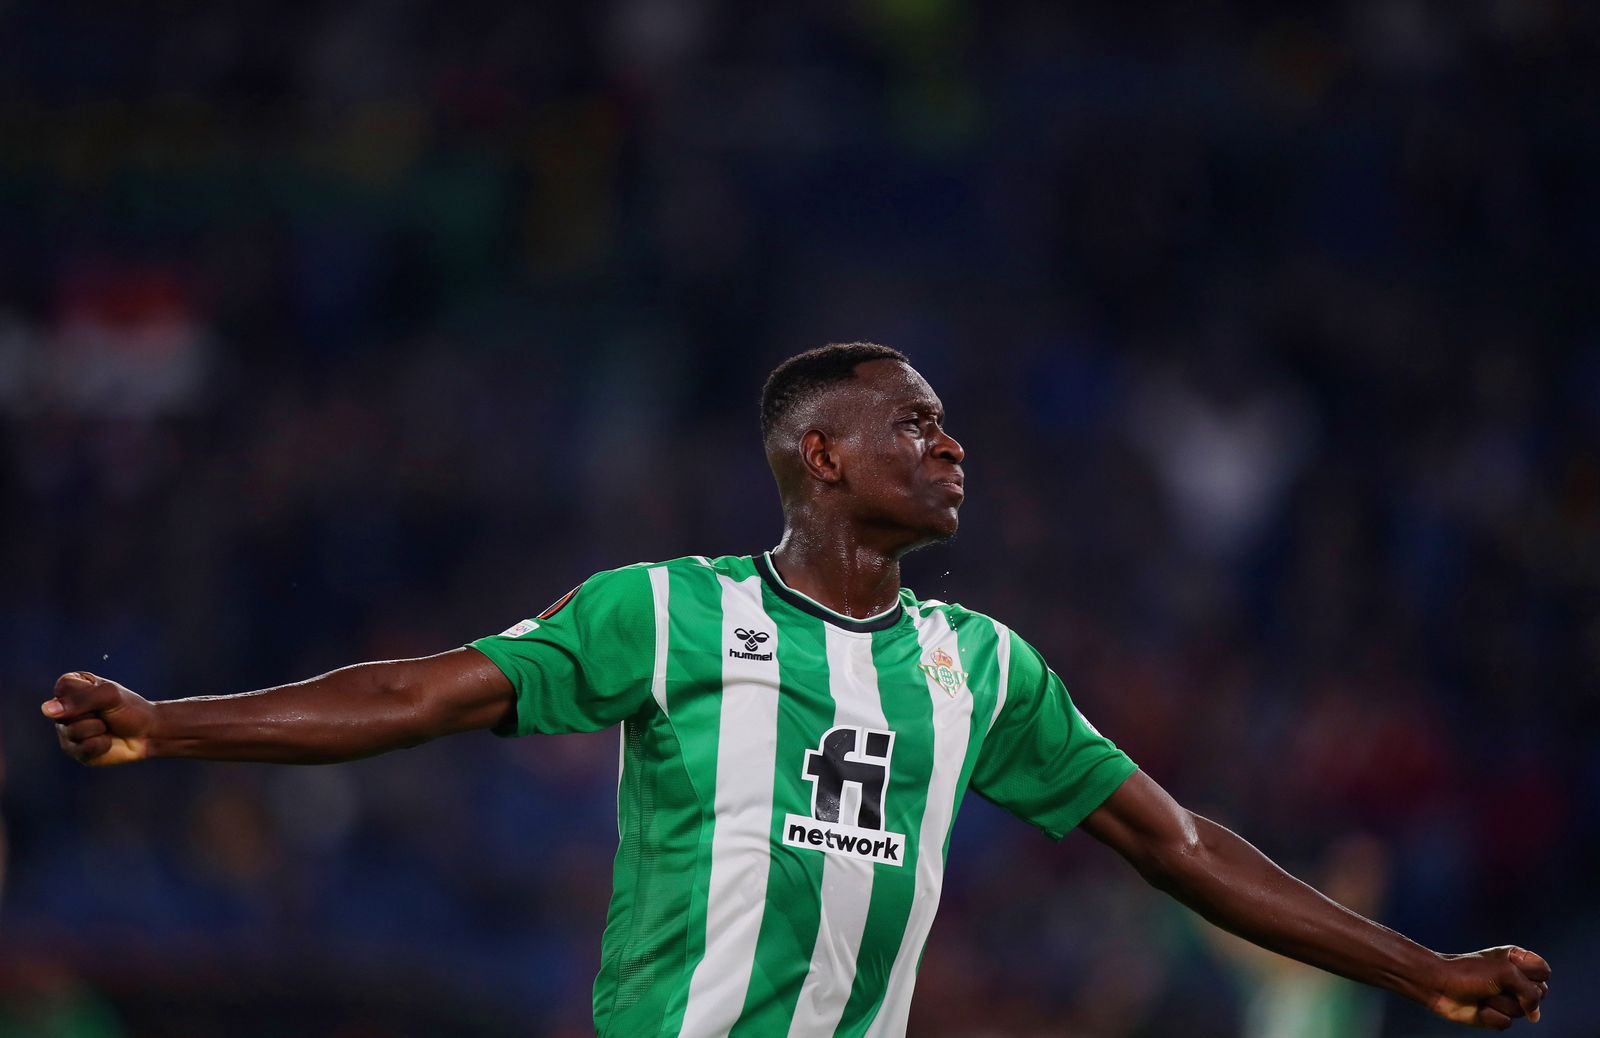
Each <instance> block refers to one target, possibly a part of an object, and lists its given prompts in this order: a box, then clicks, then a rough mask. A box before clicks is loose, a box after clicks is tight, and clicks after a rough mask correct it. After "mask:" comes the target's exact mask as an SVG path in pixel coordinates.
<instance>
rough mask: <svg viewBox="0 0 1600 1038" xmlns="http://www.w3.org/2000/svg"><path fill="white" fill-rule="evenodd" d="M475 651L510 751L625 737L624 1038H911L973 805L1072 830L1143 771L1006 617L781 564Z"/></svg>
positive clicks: (616, 931) (736, 561) (691, 580)
mask: <svg viewBox="0 0 1600 1038" xmlns="http://www.w3.org/2000/svg"><path fill="white" fill-rule="evenodd" d="M473 645H474V647H475V648H477V649H479V650H480V651H482V652H483V653H484V654H485V655H486V656H488V657H489V658H490V659H491V660H493V661H494V662H495V663H496V664H497V665H498V666H499V667H500V668H501V669H502V670H503V671H505V673H506V676H507V677H508V678H510V680H511V683H512V684H513V686H515V688H516V696H517V705H516V732H515V734H518V735H526V734H529V733H534V732H539V733H547V734H555V733H561V732H585V731H596V730H598V729H601V728H606V727H610V726H612V725H616V724H620V725H621V726H622V761H621V776H620V780H619V784H618V790H617V813H618V821H619V832H620V836H621V841H620V847H619V849H618V852H617V859H616V867H615V875H614V884H615V886H614V892H613V895H612V899H611V907H610V911H609V913H608V917H607V921H606V930H605V938H604V941H603V946H602V966H601V969H600V975H599V977H598V978H597V979H596V982H595V990H594V1012H595V1027H596V1029H597V1030H598V1032H599V1033H600V1034H601V1035H602V1036H606V1038H640V1036H645V1035H651V1036H658V1035H659V1036H669V1035H681V1036H693V1038H701V1036H709V1035H735V1036H738V1035H751V1036H761V1038H765V1036H785V1035H793V1036H798V1035H805V1036H813V1035H815V1036H834V1035H838V1036H846V1035H849V1036H869V1038H878V1036H891V1035H902V1034H904V1033H905V1029H906V1019H907V1015H908V1013H909V1011H910V1003H911V989H912V985H913V982H914V980H915V977H916V972H917V967H918V964H919V962H920V960H921V957H922V948H923V943H924V942H925V941H926V939H927V936H928V930H929V927H931V926H932V924H933V916H934V910H935V908H936V907H937V906H938V903H939V890H940V886H941V884H942V881H943V877H944V869H945V856H946V853H947V851H948V848H949V845H950V828H951V824H952V823H953V822H954V821H955V816H956V811H957V809H958V807H959V806H960V803H961V798H962V797H963V795H964V794H965V793H966V791H967V790H968V789H969V788H970V789H972V790H974V791H975V792H977V793H979V794H980V795H982V796H984V797H987V798H988V799H990V800H992V801H994V802H995V803H997V804H999V805H1000V806H1002V807H1004V808H1006V809H1007V810H1009V811H1011V812H1012V813H1014V814H1016V815H1018V816H1019V817H1021V818H1023V819H1025V820H1026V821H1028V822H1031V823H1032V824H1033V825H1035V826H1037V827H1038V828H1040V829H1042V830H1043V831H1044V832H1046V833H1047V834H1049V835H1050V836H1052V837H1054V838H1056V839H1059V838H1061V837H1062V836H1063V835H1065V834H1066V833H1067V831H1068V830H1070V829H1072V828H1073V827H1074V826H1076V825H1077V824H1078V823H1079V822H1080V821H1082V819H1083V818H1084V817H1085V816H1086V815H1088V814H1089V812H1091V811H1093V810H1094V809H1095V808H1096V807H1098V806H1099V805H1100V804H1101V803H1102V802H1103V801H1104V800H1105V798H1106V797H1108V796H1110V795H1111V793H1112V792H1113V791H1114V790H1116V788H1117V787H1118V786H1119V785H1121V784H1122V782H1123V781H1124V780H1125V779H1126V778H1127V777H1128V776H1129V775H1130V774H1132V772H1133V771H1134V765H1133V763H1132V762H1131V761H1130V760H1129V759H1128V758H1127V756H1126V755H1124V754H1123V753H1122V752H1121V751H1120V750H1118V749H1117V748H1116V747H1115V746H1114V745H1112V744H1111V743H1110V742H1109V741H1108V740H1106V739H1105V738H1104V737H1102V736H1101V735H1100V733H1099V732H1097V731H1096V730H1095V729H1094V727H1093V726H1091V725H1090V724H1089V723H1088V722H1087V721H1085V720H1084V719H1083V717H1082V715H1080V714H1079V713H1078V711H1077V710H1076V708H1075V707H1074V706H1073V705H1072V701H1071V700H1070V699H1069V698H1068V697H1067V693H1066V690H1065V689H1064V688H1063V687H1062V684H1061V682H1060V680H1059V679H1058V678H1057V677H1056V675H1055V674H1054V673H1053V672H1052V671H1051V670H1050V669H1049V668H1048V667H1046V666H1045V663H1044V660H1043V659H1042V658H1041V657H1040V656H1039V654H1038V652H1036V651H1035V650H1034V649H1033V647H1032V646H1030V645H1028V643H1027V642H1025V641H1023V640H1022V639H1021V638H1019V637H1017V636H1016V635H1015V634H1013V633H1012V632H1011V631H1010V630H1009V629H1008V628H1006V627H1005V626H1004V625H1003V624H1001V623H999V622H998V621H995V620H992V619H990V618H989V617H986V616H984V615H982V614H980V613H974V612H971V611H970V610H967V609H964V608H962V607H961V606H958V605H947V604H945V603H943V602H937V601H932V600H929V601H918V600H917V598H916V597H915V596H914V595H913V594H912V593H911V592H910V591H908V590H902V591H901V592H900V600H899V602H897V603H896V604H895V606H894V607H893V608H891V609H890V610H888V611H887V612H885V613H882V614H880V615H878V616H874V617H869V618H867V619H865V620H856V619H851V618H849V617H846V616H842V615H840V614H838V613H835V612H833V611H831V610H829V609H827V608H825V607H824V606H822V605H821V604H819V603H817V602H815V601H813V600H812V599H810V598H807V597H806V596H804V595H802V594H800V593H799V592H797V591H794V590H793V589H791V588H789V587H788V586H787V585H785V584H784V583H783V581H782V580H781V579H780V578H779V577H778V575H777V573H776V571H775V570H774V569H773V567H772V563H771V560H770V558H768V557H767V556H765V555H763V556H759V557H755V558H751V557H748V556H746V557H725V558H719V559H707V558H703V557H700V556H693V557H690V558H686V559H677V560H674V561H672V562H664V563H659V564H640V565H636V566H629V567H626V568H623V569H618V570H611V571H608V572H604V573H599V574H596V575H595V576H593V577H591V578H590V579H589V580H588V581H586V582H585V583H583V584H582V585H580V586H579V588H578V589H577V590H576V591H574V592H572V593H569V594H568V595H567V596H566V597H565V598H563V599H562V600H561V601H559V602H557V603H556V605H554V606H552V607H551V608H550V609H549V610H547V611H546V612H545V613H544V614H543V615H542V616H540V617H537V618H535V619H531V620H524V621H522V622H521V623H519V624H517V625H515V626H514V627H512V628H511V629H510V630H508V631H506V632H505V633H504V634H501V635H498V636H495V637H492V638H484V639H481V640H479V641H477V642H474V643H473ZM508 734H509V733H508Z"/></svg>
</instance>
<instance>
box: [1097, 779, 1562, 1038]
mask: <svg viewBox="0 0 1600 1038" xmlns="http://www.w3.org/2000/svg"><path fill="white" fill-rule="evenodd" d="M1082 827H1083V828H1084V829H1085V830H1086V831H1087V832H1088V833H1089V834H1090V835H1092V836H1093V837H1095V839H1097V840H1099V841H1100V842H1101V843H1104V844H1106V845H1107V846H1109V847H1111V848H1112V849H1113V850H1115V851H1117V853H1119V854H1121V855H1122V856H1123V857H1124V858H1126V859H1127V860H1128V861H1129V862H1130V863H1131V864H1132V865H1133V866H1134V867H1135V868H1136V869H1138V870H1139V873H1140V874H1141V875H1142V876H1144V878H1145V879H1146V880H1147V881H1149V882H1150V884H1151V885H1153V886H1155V887H1157V888H1158V889H1160V890H1163V891H1166V892H1167V893H1169V894H1171V895H1172V896H1174V897H1176V898H1177V899H1178V900H1179V901H1182V902H1183V903H1184V904H1185V905H1188V906H1189V907H1190V908H1192V909H1194V910H1195V911H1196V912H1198V913H1200V914H1201V915H1202V916H1204V917H1205V918H1207V919H1208V920H1210V921H1211V922H1213V923H1215V924H1216V925H1218V926H1220V927H1222V928H1223V929H1225V930H1228V931H1231V932H1232V933H1235V934H1238V935H1239V936H1240V937H1243V938H1245V939H1247V940H1249V941H1252V942H1254V943H1256V944H1259V945H1261V946H1262V947H1264V948H1268V949H1270V950H1272V951H1275V952H1278V953H1280V954H1283V955H1287V956H1289V957H1291V958H1295V959H1299V960H1300V961H1301V962H1306V963H1310V964H1311V965H1313V966H1318V967H1321V968H1322V969H1325V970H1329V971H1331V972H1333V973H1338V974H1340V975H1341V976H1345V977H1349V978H1351V979H1353V980H1359V981H1362V982H1364V983H1367V984H1373V985H1376V986H1378V987H1382V988H1387V989H1388V990H1390V991H1394V992H1396V993H1398V994H1401V995H1404V996H1406V997H1407V998H1410V999H1413V1000H1415V1001H1417V1002H1420V1003H1421V1004H1423V1005H1425V1006H1427V1007H1428V1008H1429V1009H1431V1010H1432V1011H1433V1012H1434V1013H1436V1014H1438V1015H1439V1016H1441V1017H1444V1018H1445V1019H1447V1020H1452V1021H1454V1022H1456V1023H1462V1024H1469V1025H1472V1026H1476V1027H1486V1028H1492V1029H1494V1030H1505V1029H1506V1028H1508V1027H1510V1026H1511V1021H1512V1019H1513V1018H1515V1017H1520V1016H1524V1015H1526V1016H1527V1017H1529V1018H1530V1019H1531V1020H1533V1021H1534V1022H1535V1023H1537V1022H1538V1020H1539V1005H1540V1002H1541V1001H1542V1000H1543V998H1544V996H1545V993H1546V992H1547V990H1548V986H1547V985H1546V983H1545V982H1546V981H1547V980H1548V979H1549V977H1550V967H1549V966H1548V965H1547V964H1546V963H1545V961H1544V960H1543V959H1541V958H1540V957H1539V956H1537V955H1535V954H1533V953H1532V952H1529V951H1524V950H1523V949H1521V948H1513V947H1500V948H1490V949H1487V950H1485V951H1481V952H1473V953H1471V954H1469V955H1440V954H1437V953H1435V952H1432V951H1429V950H1428V949H1426V948H1424V947H1422V946H1421V945H1419V944H1417V943H1415V942H1413V941H1410V940H1408V939H1406V938H1405V937H1403V936H1401V935H1400V934H1398V933H1395V932H1394V931H1393V930H1390V929H1388V928H1387V927H1384V926H1380V925H1379V924H1377V923H1375V922H1373V921H1372V920H1370V919H1367V918H1365V917H1363V916H1361V915H1358V914H1356V913H1355V912H1352V911H1350V910H1349V909H1347V908H1344V907H1343V906H1341V905H1339V904H1336V903H1335V902H1333V901H1331V900H1329V899H1328V898H1326V897H1324V896H1323V895H1322V894H1320V893H1318V892H1317V891H1316V890H1313V889H1312V888H1311V887H1309V886H1307V885H1306V884H1304V883H1302V882H1300V881H1299V880H1297V879H1295V878H1294V877H1293V876H1291V875H1289V874H1288V873H1287V872H1284V871H1283V870H1282V869H1280V868H1279V867H1278V866H1277V865H1275V864H1273V863H1272V861H1271V860H1269V859H1268V858H1267V857H1266V856H1265V855H1264V854H1262V853H1261V852H1260V851H1258V850H1256V849H1255V848H1254V847H1252V846H1251V845H1250V844H1249V843H1246V842H1245V841H1244V840H1242V839H1240V838H1239V837H1238V836H1237V835H1235V834H1234V833H1232V832H1230V831H1229V830H1227V829H1225V828H1223V827H1222V826H1220V825H1218V824H1216V823H1215V822H1212V821H1210V820H1209V819H1206V818H1202V817H1200V816H1199V815H1196V814H1194V813H1192V812H1190V811H1188V810H1186V809H1184V808H1183V807H1181V806H1180V805H1179V804H1178V803H1177V802H1176V801H1175V800H1173V799H1172V797H1171V796H1169V795H1168V794H1167V792H1166V790H1164V789H1162V788H1161V787H1160V786H1159V785H1157V784H1156V783H1155V781H1154V780H1153V779H1151V778H1150V777H1149V776H1148V775H1146V774H1145V773H1144V772H1142V771H1141V772H1135V773H1134V774H1133V775H1132V776H1131V777H1130V778H1129V779H1128V781H1127V782H1125V783H1124V784H1123V786H1122V788H1121V789H1119V790H1117V792H1115V793H1113V794H1112V795H1111V796H1110V797H1109V798H1108V799H1107V800H1106V802H1105V803H1104V804H1102V805H1101V806H1100V807H1099V808H1098V809H1097V810H1096V811H1095V812H1094V813H1092V814H1091V815H1089V817H1088V818H1087V819H1085V820H1084V822H1083V824H1082Z"/></svg>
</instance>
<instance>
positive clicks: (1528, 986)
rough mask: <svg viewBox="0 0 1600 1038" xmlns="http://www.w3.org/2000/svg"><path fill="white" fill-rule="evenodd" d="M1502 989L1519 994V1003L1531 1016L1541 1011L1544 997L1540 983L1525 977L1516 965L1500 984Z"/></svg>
mask: <svg viewBox="0 0 1600 1038" xmlns="http://www.w3.org/2000/svg"><path fill="white" fill-rule="evenodd" d="M1500 990H1501V991H1503V992H1509V993H1510V994H1513V995H1515V996H1517V1004H1518V1005H1520V1006H1521V1007H1522V1011H1523V1012H1524V1013H1527V1014H1528V1016H1529V1017H1530V1018H1531V1017H1532V1016H1533V1015H1534V1014H1535V1013H1537V1012H1538V1011H1539V999H1541V998H1543V997H1544V996H1543V995H1541V994H1539V985H1537V984H1535V983H1534V982H1533V981H1531V980H1529V979H1528V978H1527V977H1525V976H1524V975H1523V973H1522V971H1521V970H1519V969H1517V968H1516V967H1515V966H1512V967H1511V970H1510V973H1509V975H1508V976H1507V977H1506V978H1505V980H1504V981H1503V982H1502V983H1501V985H1500Z"/></svg>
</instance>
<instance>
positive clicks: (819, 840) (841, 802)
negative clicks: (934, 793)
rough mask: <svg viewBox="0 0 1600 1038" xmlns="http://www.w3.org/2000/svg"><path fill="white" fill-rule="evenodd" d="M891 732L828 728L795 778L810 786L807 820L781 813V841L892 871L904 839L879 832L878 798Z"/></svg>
mask: <svg viewBox="0 0 1600 1038" xmlns="http://www.w3.org/2000/svg"><path fill="white" fill-rule="evenodd" d="M893 755H894V733H893V732H883V731H877V730H876V729H872V728H858V727H856V726H854V725H839V726H837V727H834V728H830V729H829V730H828V731H827V732H826V733H825V734H824V735H823V736H822V743H821V745H820V746H819V747H818V748H817V749H815V750H807V751H806V757H805V765H804V767H803V768H802V770H801V772H800V774H801V776H802V777H803V778H804V779H805V780H806V781H807V782H809V783H811V816H810V817H809V818H808V817H806V816H805V815H786V816H785V817H784V820H783V842H784V843H785V844H786V845H788V846H790V847H802V848H809V849H813V850H819V851H822V852H823V853H824V854H839V855H843V856H844V857H847V858H858V859H860V860H863V861H871V862H877V863H878V864H880V865H894V866H896V867H898V866H899V865H901V864H902V863H903V862H904V860H905V851H906V838H905V835H904V834H903V833H892V832H889V831H888V830H886V829H885V828H884V824H883V818H884V797H885V795H886V794H887V791H888V787H889V759H890V758H891V757H892V756H893Z"/></svg>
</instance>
